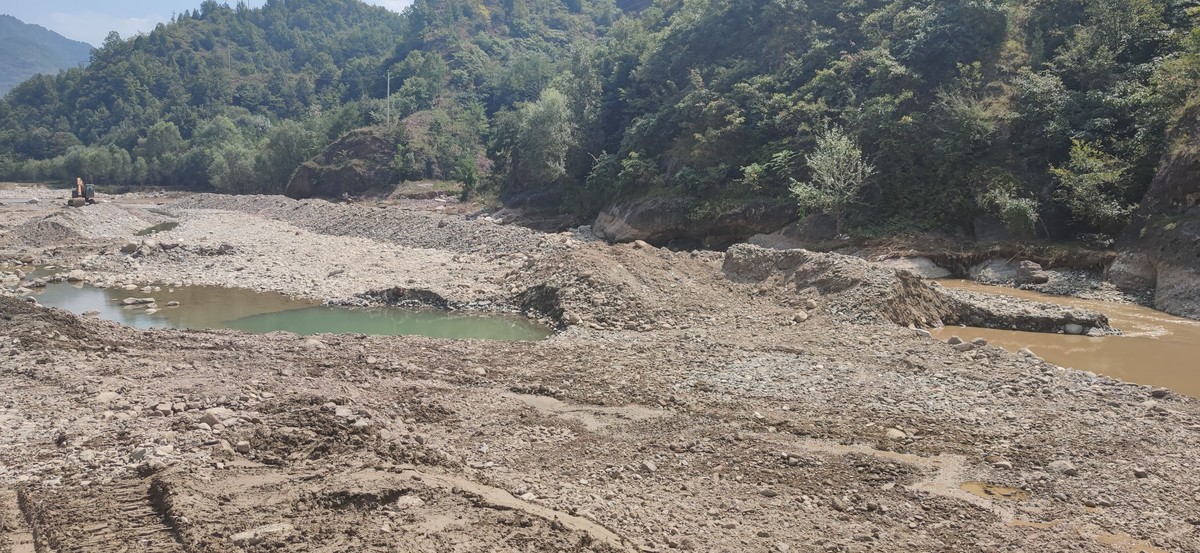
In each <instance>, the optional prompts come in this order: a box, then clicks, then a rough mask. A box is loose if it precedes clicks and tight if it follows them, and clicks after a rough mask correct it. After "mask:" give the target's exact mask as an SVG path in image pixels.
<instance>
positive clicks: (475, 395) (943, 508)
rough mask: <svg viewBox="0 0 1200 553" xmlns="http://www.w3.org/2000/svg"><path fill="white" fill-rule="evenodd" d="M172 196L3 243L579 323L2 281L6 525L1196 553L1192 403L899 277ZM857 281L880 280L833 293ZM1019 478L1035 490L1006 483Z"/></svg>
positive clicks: (11, 231) (213, 536) (0, 224)
mask: <svg viewBox="0 0 1200 553" xmlns="http://www.w3.org/2000/svg"><path fill="white" fill-rule="evenodd" d="M217 202H228V203H227V204H226V205H225V207H218V206H217ZM122 205H124V204H122V203H121V201H120V200H119V199H118V202H117V203H116V207H120V206H122ZM110 207H113V206H111V205H110ZM10 208H11V210H10ZM160 208H165V209H166V212H168V213H170V214H171V218H172V219H173V220H177V221H179V222H180V225H179V226H178V227H177V228H175V229H173V230H170V231H166V232H162V233H158V234H156V235H154V236H152V237H147V238H151V239H152V240H153V247H151V246H149V245H147V244H146V243H144V242H139V243H137V244H134V247H132V248H130V249H131V250H132V253H126V252H122V251H121V249H122V247H124V246H126V242H127V241H132V240H133V233H135V232H136V231H138V230H141V229H143V228H146V227H148V226H151V225H148V224H142V223H139V225H130V227H135V226H136V228H131V229H130V230H129V233H128V235H125V236H113V237H100V236H99V235H98V234H99V233H97V232H94V231H89V230H88V228H87V227H86V225H87V224H107V223H105V220H100V221H92V222H81V223H80V225H83V226H79V227H71V228H72V230H73V231H77V234H78V235H79V236H81V237H84V238H80V239H77V238H71V239H68V240H67V241H66V242H58V243H54V244H53V245H50V246H32V245H29V244H26V243H24V242H23V241H22V240H21V239H20V238H19V237H20V236H23V234H22V232H23V230H21V229H23V228H25V227H24V226H25V225H26V224H28V223H31V222H34V221H35V220H38V219H40V218H43V217H45V216H46V215H49V214H52V213H54V212H55V211H54V210H57V209H59V208H57V207H55V208H49V207H48V206H42V207H40V208H30V207H28V206H26V205H24V204H22V205H21V206H5V207H3V208H2V209H4V210H5V211H4V215H5V217H2V218H0V258H8V259H13V258H16V259H20V258H22V257H28V258H29V260H30V261H39V262H41V263H47V262H50V263H54V264H58V265H64V266H66V267H68V268H70V269H73V270H78V271H81V273H82V276H84V277H86V278H87V279H88V280H94V281H99V282H101V283H102V284H103V283H107V282H111V283H112V284H113V285H115V284H116V283H118V282H119V283H122V284H126V283H143V282H149V281H151V280H161V281H167V282H169V281H178V282H195V283H201V282H203V283H212V284H239V283H240V284H243V285H245V287H248V288H260V287H261V288H263V289H269V290H276V291H279V292H284V293H288V294H294V295H303V296H305V297H311V298H316V299H321V300H331V299H338V298H354V297H357V295H358V294H362V293H367V292H372V291H378V290H388V289H393V288H396V287H400V288H405V289H420V290H428V291H430V292H432V293H435V294H437V295H438V296H440V297H442V298H445V299H447V300H448V301H456V302H463V303H464V304H473V305H475V306H476V308H478V309H521V308H530V309H537V310H539V311H541V312H543V313H548V314H550V316H553V317H557V318H558V319H559V320H560V321H561V322H562V323H563V325H564V331H563V332H562V333H561V334H560V335H558V336H556V337H554V338H551V339H549V340H544V341H540V342H482V341H448V340H434V339H429V338H417V337H406V338H382V337H363V336H354V335H343V336H319V337H315V338H304V337H299V336H295V335H291V334H286V333H274V334H268V335H246V334H241V333H236V332H232V331H175V330H150V331H141V330H135V329H131V328H128V327H123V326H119V325H116V324H114V323H108V322H104V321H95V320H86V319H80V318H77V317H75V316H72V315H69V314H66V313H64V312H61V311H56V310H44V309H39V308H36V307H33V306H31V305H27V304H24V303H22V302H21V301H19V300H17V299H6V298H0V356H2V358H3V359H4V361H3V363H2V364H0V390H2V391H3V396H2V397H3V399H2V400H0V425H3V428H4V432H0V492H2V493H0V506H3V508H4V510H5V512H4V513H0V515H3V516H0V520H6V521H13V522H11V523H5V524H4V525H3V526H0V532H3V535H0V539H8V540H9V543H16V542H19V541H20V540H22V539H26V538H24V537H23V536H33V537H34V538H35V539H36V540H38V544H39V546H41V547H44V548H53V549H54V550H58V551H67V550H94V551H111V550H120V549H123V548H124V549H130V550H156V551H204V552H207V551H229V550H238V549H242V550H247V551H274V550H311V551H334V550H339V551H344V550H388V549H397V548H398V549H401V550H407V551H434V550H463V551H466V550H484V549H487V550H499V551H528V550H581V551H634V550H639V549H640V550H648V551H667V550H674V549H677V550H693V551H813V550H815V551H861V552H866V551H878V550H883V549H886V550H889V551H945V552H950V551H1042V550H1068V549H1070V550H1076V551H1090V552H1105V553H1111V552H1113V551H1120V550H1121V549H1114V546H1113V545H1111V544H1113V543H1119V544H1124V545H1122V546H1121V547H1126V548H1128V547H1132V546H1133V545H1138V544H1144V545H1145V546H1153V547H1155V548H1158V549H1161V550H1165V551H1172V552H1184V551H1194V550H1197V549H1198V548H1200V534H1198V532H1197V523H1200V511H1198V509H1197V507H1196V506H1197V504H1198V502H1200V496H1197V494H1198V493H1200V477H1198V476H1197V474H1196V471H1195V470H1194V468H1195V467H1196V466H1200V400H1196V399H1192V398H1189V397H1187V396H1183V395H1178V394H1175V393H1171V392H1166V391H1163V390H1157V389H1152V388H1149V387H1143V386H1136V385H1129V384H1126V383H1123V382H1119V381H1116V380H1113V379H1109V378H1105V377H1101V376H1096V375H1094V374H1088V373H1086V372H1081V371H1074V370H1066V369H1061V368H1058V367H1055V366H1052V365H1049V364H1046V363H1044V362H1042V361H1040V360H1038V359H1036V358H1032V357H1026V356H1021V355H1017V354H1012V353H1009V352H1006V351H1004V350H1001V349H999V348H994V347H990V346H984V347H974V348H972V349H970V351H963V352H960V351H957V350H956V349H955V348H954V347H953V346H950V345H947V344H945V343H943V342H942V341H939V340H936V339H933V338H930V337H924V336H922V335H920V334H919V333H918V332H916V331H913V330H910V329H907V328H905V327H903V326H899V325H897V324H895V323H894V322H892V319H891V316H892V315H894V314H895V313H894V312H897V311H898V312H899V313H900V314H902V315H903V314H908V315H910V316H911V315H913V314H914V313H915V314H917V315H921V314H922V313H923V311H922V309H924V307H922V306H923V305H925V304H917V305H915V306H914V305H912V304H908V303H906V302H901V303H900V304H898V305H899V307H898V308H897V309H892V308H890V307H889V306H888V305H889V304H888V297H889V294H891V293H892V291H893V290H894V289H895V288H894V286H895V284H894V283H895V282H902V283H907V282H909V279H906V278H903V277H900V278H899V279H898V280H894V281H888V280H886V277H887V275H886V273H878V274H876V273H875V272H873V271H869V269H871V264H869V263H867V262H865V261H862V260H859V259H854V260H850V258H841V257H829V258H822V260H821V261H819V262H816V263H815V264H813V265H812V268H820V267H826V268H828V269H829V270H830V271H832V272H830V273H822V272H819V273H814V274H813V275H801V277H800V278H798V279H795V278H793V280H786V278H785V277H784V276H783V275H784V274H785V273H786V271H776V270H774V269H771V271H770V272H768V273H767V274H766V277H765V278H764V279H758V278H740V277H738V276H737V275H739V274H745V273H746V271H748V270H750V269H745V270H739V271H737V272H736V273H735V274H733V275H731V274H729V273H727V271H725V270H724V266H725V265H726V262H727V258H726V257H725V255H724V254H719V253H707V252H696V253H681V252H671V251H666V250H662V249H657V248H652V247H637V246H636V245H618V246H609V245H605V244H599V243H593V242H587V241H584V240H583V239H584V238H585V237H582V236H580V237H576V236H572V235H569V234H550V235H546V234H537V233H534V232H532V231H526V230H524V229H515V228H511V227H506V226H498V225H496V224H494V223H492V222H489V221H486V220H483V219H471V218H469V217H466V216H463V215H453V214H447V213H443V212H434V211H411V210H405V209H400V208H395V207H387V208H379V207H375V206H373V205H349V206H341V205H335V204H328V203H326V202H293V201H291V200H286V199H282V198H229V199H224V198H207V199H206V198H189V199H184V200H182V201H181V202H179V203H178V204H175V205H166V206H160ZM84 209H87V208H84ZM446 211H449V210H446ZM94 213H95V214H103V213H104V212H101V211H99V210H97V211H95V212H94ZM114 213H115V212H114ZM114 216H116V215H114ZM339 222H340V224H339ZM151 224H157V222H152V223H151ZM439 241H444V242H445V243H444V245H439ZM169 244H174V247H171V248H166V247H164V246H166V245H169ZM222 245H228V246H229V247H228V248H222ZM860 263H861V264H862V265H860ZM859 268H863V269H866V270H868V272H867V273H862V274H860V273H859ZM335 271H342V272H339V273H336V274H333V273H334V272H335ZM801 271H802V269H801V268H797V271H796V272H801ZM892 274H893V275H894V274H895V273H894V272H893V273H892ZM821 275H834V276H838V277H839V278H837V279H832V280H830V279H825V277H822V276H821ZM840 276H850V277H853V279H860V281H861V282H859V283H858V284H857V285H856V286H849V287H842V289H841V290H837V288H838V287H840V286H844V284H845V281H843V280H840ZM876 278H884V280H878V281H877V280H875V279H876ZM853 279H851V280H853ZM410 280H411V282H410ZM823 280H825V281H827V282H828V285H829V286H831V287H830V288H825V289H823V288H822V286H823V285H818V283H820V282H822V281H823ZM800 282H804V283H807V284H806V285H804V286H801V285H800V284H799V283H800ZM913 282H916V283H917V284H921V285H922V286H926V285H925V284H924V283H922V282H920V281H913ZM872 283H880V284H881V285H880V286H879V287H876V286H875V285H874V284H872ZM900 286H901V288H902V291H903V288H904V287H905V286H908V285H907V284H901V285H900ZM913 289H914V290H923V289H922V288H920V287H916V286H915V285H914V286H913ZM876 291H877V292H878V293H879V295H874V292H876ZM914 293H917V294H921V295H922V297H925V296H924V294H925V292H923V291H922V292H914ZM937 297H941V296H937ZM929 298H934V296H929ZM929 301H930V302H935V301H936V300H934V299H930V300H929ZM497 306H499V307H497ZM934 314H935V313H933V312H930V313H929V316H932V315H934ZM546 398H552V399H553V401H551V400H550V399H546ZM978 483H982V485H980V484H978ZM964 484H967V486H965V487H964ZM1010 489H1016V490H1020V491H1021V493H1007V494H1006V493H996V492H997V491H1004V490H1010ZM988 490H992V493H989V492H988ZM1026 494H1027V495H1026ZM6 498H8V499H6ZM14 498H15V499H14ZM10 499H11V500H10ZM10 538H11V539H10ZM26 541H28V540H27V539H26ZM22 543H23V542H22ZM1131 544H1132V545H1131Z"/></svg>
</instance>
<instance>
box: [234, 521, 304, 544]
mask: <svg viewBox="0 0 1200 553" xmlns="http://www.w3.org/2000/svg"><path fill="white" fill-rule="evenodd" d="M294 529H295V528H294V527H293V526H292V525H291V524H285V523H277V524H268V525H266V526H259V527H258V528H254V529H251V530H246V531H245V532H239V533H237V534H234V535H232V536H230V537H229V540H230V541H232V542H233V544H234V545H237V546H239V547H246V546H250V545H258V544H260V543H262V542H264V541H266V540H268V539H272V538H279V537H282V536H285V535H287V534H290V533H291V532H292V531H293V530H294Z"/></svg>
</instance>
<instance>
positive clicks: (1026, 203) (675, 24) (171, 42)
mask: <svg viewBox="0 0 1200 553" xmlns="http://www.w3.org/2000/svg"><path fill="white" fill-rule="evenodd" d="M623 5H625V6H626V7H627V8H637V11H623V10H622V9H620V8H618V7H617V6H616V4H614V3H613V2H611V1H610V0H569V1H565V2H564V1H558V0H417V1H416V2H415V3H414V4H413V6H411V7H410V8H409V9H408V10H407V11H406V12H405V13H404V14H403V15H399V14H394V13H391V12H388V11H387V10H384V9H381V8H376V7H371V6H368V5H365V4H362V3H360V2H357V1H355V0H344V1H338V0H288V1H283V0H269V1H268V2H267V3H266V5H265V6H263V7H262V8H260V9H249V8H247V7H245V6H244V5H238V6H237V7H234V8H230V7H227V6H225V5H222V4H218V3H216V2H213V1H211V0H209V1H206V2H204V3H203V4H202V5H201V6H200V8H199V9H198V10H195V11H193V12H185V13H183V14H181V15H179V16H177V17H176V18H175V20H174V21H172V22H171V23H169V24H164V25H161V26H159V27H158V28H157V29H155V30H154V31H153V32H151V33H149V34H147V35H141V36H137V37H133V38H131V39H121V38H120V37H118V36H115V35H113V36H110V37H109V39H108V40H107V41H106V42H105V44H104V45H103V46H102V47H101V48H99V49H97V50H96V51H95V52H94V54H93V56H92V62H91V64H90V65H89V66H88V67H86V68H83V69H73V70H69V71H66V72H64V73H61V74H59V75H57V76H42V77H35V78H33V79H30V80H29V81H26V82H25V83H23V84H21V85H20V86H18V87H17V88H16V89H14V90H13V91H12V92H11V93H10V94H9V95H8V96H7V97H5V98H4V100H3V101H0V173H3V175H2V176H4V177H7V178H25V179H72V180H73V177H74V175H75V174H76V173H80V174H86V175H87V176H88V178H89V179H93V180H94V181H96V182H101V183H109V182H111V183H127V184H137V183H146V184H164V185H181V186H192V187H210V188H214V189H217V190H224V191H230V192H248V191H268V192H277V191H279V190H281V189H282V187H283V186H284V185H285V184H286V182H287V180H288V178H289V176H290V175H291V172H292V171H293V170H294V169H295V167H296V166H298V165H299V164H300V163H301V162H302V161H303V160H304V159H306V158H307V157H309V156H312V155H313V154H314V153H315V152H319V151H321V150H322V149H323V148H324V147H325V146H326V145H328V144H329V143H330V142H332V141H333V140H334V139H336V138H337V137H338V136H339V135H341V134H342V133H344V132H346V131H348V130H352V129H355V128H359V127H363V126H372V125H376V126H385V125H392V126H394V127H398V129H396V130H398V131H399V132H394V133H387V135H388V136H395V137H398V138H397V139H396V140H397V143H396V157H395V161H394V170H395V172H396V174H399V175H401V176H402V177H403V178H408V179H419V178H440V179H457V180H463V181H467V182H469V183H470V186H471V189H472V190H478V189H481V188H486V187H491V189H492V190H495V191H499V192H501V193H502V194H503V193H505V192H508V191H527V190H538V189H554V190H556V191H558V192H561V197H563V198H564V199H565V200H566V201H565V203H564V208H569V209H574V210H582V211H594V210H596V209H599V208H600V207H602V206H604V205H606V204H608V203H610V202H614V201H619V200H622V199H626V198H631V197H638V196H643V195H649V194H654V195H674V196H681V197H685V198H690V199H691V200H692V201H693V202H694V203H695V205H696V206H697V211H699V212H703V211H704V209H703V208H704V207H705V206H707V205H727V204H729V203H736V202H740V201H747V200H751V199H763V198H765V199H776V200H780V201H790V197H791V191H790V189H791V188H792V184H793V183H796V182H801V183H804V182H814V175H813V174H812V167H811V165H812V164H811V163H809V162H808V160H809V158H810V157H811V153H812V152H813V151H814V148H815V147H816V145H817V138H818V136H820V135H821V133H822V132H823V131H824V130H826V129H830V128H837V129H842V132H843V133H844V136H845V137H846V139H847V140H848V141H850V142H851V143H853V144H855V145H856V147H860V148H861V151H862V155H863V156H864V158H865V159H869V160H870V162H871V164H872V165H873V167H874V173H873V174H872V178H870V179H869V180H868V181H866V182H865V184H864V188H863V189H862V190H861V195H859V196H856V201H855V203H854V204H853V205H850V206H846V207H847V211H848V212H847V213H845V214H844V215H845V218H846V221H847V223H848V224H849V225H850V227H851V228H856V229H858V230H859V231H871V230H890V229H897V228H939V229H955V228H960V227H962V226H963V224H964V222H969V221H971V220H972V219H974V218H976V217H978V216H980V215H984V214H991V215H994V216H997V217H999V218H1000V219H1002V220H1003V221H1005V222H1007V223H1009V225H1010V226H1011V227H1012V228H1013V229H1014V230H1016V231H1018V232H1021V233H1025V234H1029V233H1031V232H1032V231H1033V229H1034V227H1035V223H1037V222H1038V221H1039V220H1040V221H1041V223H1042V224H1041V225H1038V227H1039V228H1040V229H1043V230H1046V229H1048V230H1049V231H1050V232H1051V233H1053V234H1057V235H1065V234H1068V233H1069V232H1074V231H1104V232H1115V231H1116V230H1118V229H1119V227H1120V226H1121V225H1122V224H1123V221H1124V217H1125V216H1127V215H1128V213H1129V210H1130V207H1131V206H1132V205H1133V204H1134V203H1136V202H1137V201H1138V199H1139V198H1140V196H1141V194H1142V193H1143V192H1144V191H1145V189H1146V186H1147V185H1148V183H1149V181H1150V179H1151V177H1152V175H1153V172H1154V170H1155V167H1156V166H1157V165H1158V163H1159V161H1160V160H1161V158H1162V156H1163V155H1164V153H1165V152H1166V149H1167V147H1168V145H1167V144H1165V143H1164V137H1165V129H1166V128H1167V127H1168V126H1169V125H1170V123H1171V121H1172V118H1173V117H1174V116H1175V114H1176V113H1178V112H1179V110H1180V108H1182V107H1183V106H1184V105H1186V104H1187V103H1188V102H1190V101H1192V99H1193V97H1194V95H1195V93H1196V88H1197V83H1198V82H1200V81H1198V80H1197V77H1198V76H1200V61H1197V60H1198V59H1200V38H1198V36H1200V35H1198V34H1197V32H1196V30H1195V25H1194V23H1195V21H1194V18H1195V17H1196V15H1195V14H1196V13H1197V11H1198V8H1197V2H1196V1H1195V0H940V1H934V0H861V1H856V2H842V1H826V0H812V1H808V2H801V1H798V0H658V1H657V2H655V3H653V4H649V5H647V4H646V3H637V4H636V5H629V3H626V4H623ZM387 75H390V77H391V83H390V85H391V87H390V88H391V91H392V96H391V99H390V109H389V105H388V104H387V103H385V96H386V91H387V90H388V85H389V83H388V82H387V78H386V76H387ZM389 112H390V119H389V118H388V114H389ZM1047 222H1049V223H1050V224H1046V223H1047Z"/></svg>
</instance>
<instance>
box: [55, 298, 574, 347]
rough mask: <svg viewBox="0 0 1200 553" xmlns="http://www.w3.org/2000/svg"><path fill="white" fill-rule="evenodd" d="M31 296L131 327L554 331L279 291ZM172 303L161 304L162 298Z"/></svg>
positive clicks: (474, 335) (382, 332) (529, 335)
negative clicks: (324, 302)
mask: <svg viewBox="0 0 1200 553" xmlns="http://www.w3.org/2000/svg"><path fill="white" fill-rule="evenodd" d="M34 296H35V297H36V298H37V300H38V302H39V303H41V304H42V305H46V306H50V307H58V308H60V309H65V310H67V311H71V312H74V313H77V314H83V313H86V312H88V311H97V312H99V317H100V318H102V319H107V320H111V321H116V322H119V323H122V324H125V325H129V326H132V327H135V328H193V329H202V328H228V329H234V330H241V331H244V332H251V333H266V332H273V331H279V330H282V331H287V332H293V333H296V334H300V335H304V336H308V335H313V334H370V335H378V336H408V335H416V336H429V337H433V338H454V339H482V340H541V339H543V338H546V337H548V336H550V335H551V334H553V331H552V330H551V329H549V328H546V327H544V326H542V325H539V324H536V323H534V322H532V321H530V320H529V319H526V318H524V317H518V316H497V315H491V316H482V315H468V314H463V313H450V312H444V311H424V310H409V309H398V308H391V307H384V308H371V309H355V308H341V307H326V306H321V305H317V304H315V303H314V302H309V301H304V300H297V299H293V298H289V297H287V296H284V295H281V294H274V293H261V292H253V291H250V290H241V289H235V288H218V287H207V286H193V287H183V288H168V287H162V288H161V289H159V290H156V291H153V292H142V291H140V290H134V291H126V290H121V289H105V288H94V287H91V286H79V285H70V284H54V285H50V286H47V287H46V288H45V289H43V290H41V291H37V292H36V293H35V294H34ZM126 298H154V300H155V302H156V303H157V305H158V306H159V310H158V311H157V312H153V313H150V312H148V310H147V309H146V308H145V306H144V305H136V306H126V305H124V304H123V303H122V302H123V301H124V300H125V299H126ZM172 301H176V302H179V306H178V307H167V304H168V303H169V302H172Z"/></svg>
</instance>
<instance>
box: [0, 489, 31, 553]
mask: <svg viewBox="0 0 1200 553" xmlns="http://www.w3.org/2000/svg"><path fill="white" fill-rule="evenodd" d="M0 551H8V552H10V553H35V552H36V551H37V548H36V547H34V539H33V530H32V529H31V528H29V525H28V523H27V522H26V521H25V514H24V513H22V512H21V507H20V505H19V502H18V500H17V493H16V492H15V491H13V490H9V489H5V488H0Z"/></svg>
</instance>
